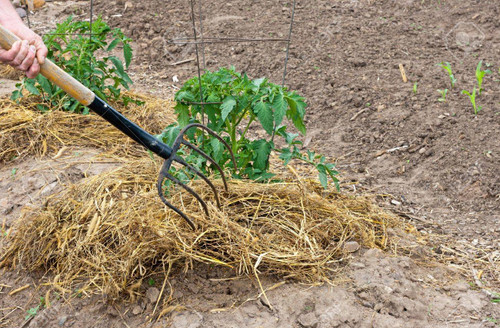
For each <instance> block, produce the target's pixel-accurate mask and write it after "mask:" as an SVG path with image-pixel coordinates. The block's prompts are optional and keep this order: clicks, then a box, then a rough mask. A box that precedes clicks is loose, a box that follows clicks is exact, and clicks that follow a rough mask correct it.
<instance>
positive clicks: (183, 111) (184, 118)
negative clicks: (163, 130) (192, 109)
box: [174, 103, 190, 127]
mask: <svg viewBox="0 0 500 328" xmlns="http://www.w3.org/2000/svg"><path fill="white" fill-rule="evenodd" d="M174 110H175V113H176V114H177V121H178V122H179V125H180V126H181V127H185V126H186V125H188V123H189V117H190V115H189V106H188V105H185V104H182V103H177V105H175V107H174Z"/></svg>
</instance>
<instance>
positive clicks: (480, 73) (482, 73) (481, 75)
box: [476, 60, 492, 95]
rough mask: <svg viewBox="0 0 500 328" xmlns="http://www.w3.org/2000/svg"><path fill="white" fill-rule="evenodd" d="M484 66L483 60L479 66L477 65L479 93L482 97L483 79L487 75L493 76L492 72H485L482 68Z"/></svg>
mask: <svg viewBox="0 0 500 328" xmlns="http://www.w3.org/2000/svg"><path fill="white" fill-rule="evenodd" d="M482 66H483V61H482V60H481V61H480V62H479V64H477V68H476V79H477V84H478V93H479V95H481V92H482V91H483V79H484V77H485V76H486V74H492V72H491V71H490V70H489V69H487V70H485V71H483V70H482V69H481V68H482Z"/></svg>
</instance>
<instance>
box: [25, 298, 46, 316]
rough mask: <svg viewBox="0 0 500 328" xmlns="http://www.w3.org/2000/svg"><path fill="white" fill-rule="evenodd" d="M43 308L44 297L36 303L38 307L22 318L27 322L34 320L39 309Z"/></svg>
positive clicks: (27, 312) (28, 311) (31, 309)
mask: <svg viewBox="0 0 500 328" xmlns="http://www.w3.org/2000/svg"><path fill="white" fill-rule="evenodd" d="M44 307H45V297H40V302H39V303H38V305H37V306H35V307H34V308H30V309H29V310H27V311H26V317H25V318H24V320H26V321H27V320H29V319H31V318H34V317H35V316H36V314H37V313H38V311H40V309H42V308H44Z"/></svg>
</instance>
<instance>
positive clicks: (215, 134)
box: [174, 123, 238, 170]
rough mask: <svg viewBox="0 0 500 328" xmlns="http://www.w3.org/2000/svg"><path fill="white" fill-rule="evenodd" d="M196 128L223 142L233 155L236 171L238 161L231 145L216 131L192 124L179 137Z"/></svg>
mask: <svg viewBox="0 0 500 328" xmlns="http://www.w3.org/2000/svg"><path fill="white" fill-rule="evenodd" d="M194 127H196V128H200V129H202V130H205V131H206V132H207V133H208V134H210V135H211V136H212V137H214V138H217V140H219V141H220V142H222V143H223V144H224V146H226V148H227V150H229V153H230V154H231V159H232V161H233V165H234V169H235V170H236V169H237V168H238V167H237V165H236V159H235V158H234V154H233V150H232V149H231V146H229V144H228V143H227V142H226V140H224V139H222V137H221V136H219V135H218V134H217V133H215V131H214V130H212V129H210V128H208V127H206V126H205V125H203V124H200V123H191V124H188V125H186V126H185V127H184V129H182V130H181V132H180V133H179V136H182V135H184V134H185V133H186V132H187V130H189V129H191V128H194ZM179 136H178V137H179ZM185 142H187V141H184V142H183V144H185ZM174 146H175V143H174ZM176 151H177V150H176Z"/></svg>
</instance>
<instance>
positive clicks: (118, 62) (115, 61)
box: [109, 56, 125, 76]
mask: <svg viewBox="0 0 500 328" xmlns="http://www.w3.org/2000/svg"><path fill="white" fill-rule="evenodd" d="M109 60H111V62H112V63H113V65H114V66H115V68H116V70H117V72H118V74H119V75H120V76H123V75H124V74H125V69H124V68H123V63H122V62H121V60H120V59H118V58H116V57H115V56H111V57H109Z"/></svg>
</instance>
